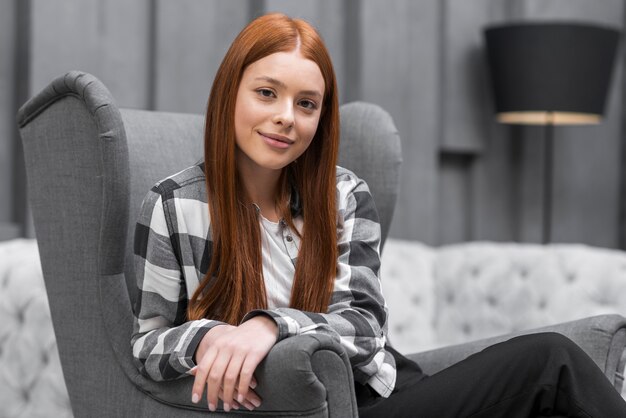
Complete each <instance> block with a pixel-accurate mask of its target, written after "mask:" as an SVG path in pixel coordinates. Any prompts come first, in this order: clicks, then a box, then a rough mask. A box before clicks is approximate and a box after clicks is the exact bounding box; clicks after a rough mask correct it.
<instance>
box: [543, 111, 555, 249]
mask: <svg viewBox="0 0 626 418" xmlns="http://www.w3.org/2000/svg"><path fill="white" fill-rule="evenodd" d="M547 119H548V120H547V123H546V125H545V136H544V140H543V176H542V177H543V179H544V181H543V202H542V203H543V227H542V241H543V243H544V244H547V243H549V242H550V241H551V239H552V186H553V181H554V180H553V171H554V168H553V158H554V113H553V112H548V114H547Z"/></svg>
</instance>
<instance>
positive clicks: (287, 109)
mask: <svg viewBox="0 0 626 418" xmlns="http://www.w3.org/2000/svg"><path fill="white" fill-rule="evenodd" d="M293 120H294V109H293V104H292V103H291V101H289V102H287V101H285V102H282V103H280V104H278V106H277V109H276V113H275V114H274V123H277V124H281V125H283V126H287V127H290V126H292V125H293Z"/></svg>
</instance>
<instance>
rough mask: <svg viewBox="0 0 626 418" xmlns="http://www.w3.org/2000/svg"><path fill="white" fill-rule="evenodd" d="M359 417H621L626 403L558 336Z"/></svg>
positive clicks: (523, 340)
mask: <svg viewBox="0 0 626 418" xmlns="http://www.w3.org/2000/svg"><path fill="white" fill-rule="evenodd" d="M359 416H361V417H366V418H367V417H383V416H384V417H415V416H419V417H437V418H443V417H472V418H479V417H480V418H484V417H524V418H526V417H538V416H573V417H597V418H603V417H626V403H625V402H624V401H623V400H622V398H621V397H620V396H619V394H618V393H617V391H616V390H615V388H614V387H613V386H612V385H611V384H610V383H609V381H608V379H607V378H606V377H605V376H604V374H603V373H602V371H601V370H600V369H599V368H598V366H596V364H595V363H594V362H593V360H591V358H590V357H589V356H588V355H587V354H586V353H585V352H584V351H583V350H582V349H581V348H580V347H578V346H577V345H576V344H575V343H573V342H572V341H571V340H569V339H567V338H566V337H564V336H562V335H560V334H556V333H543V334H531V335H526V336H522V337H517V338H513V339H511V340H509V341H506V342H504V343H501V344H496V345H494V346H492V347H489V348H487V349H485V350H483V351H481V352H480V353H477V354H474V355H472V356H470V357H468V358H467V359H465V360H463V361H461V362H459V363H457V364H455V365H453V366H451V367H449V368H447V369H445V370H443V371H441V372H439V373H437V374H435V375H433V376H430V377H426V378H423V379H421V380H419V381H418V382H416V383H414V384H411V385H407V386H405V387H401V388H398V389H397V391H394V393H393V394H392V395H391V396H390V397H389V398H387V399H383V398H378V399H376V400H370V402H362V401H361V403H360V404H359Z"/></svg>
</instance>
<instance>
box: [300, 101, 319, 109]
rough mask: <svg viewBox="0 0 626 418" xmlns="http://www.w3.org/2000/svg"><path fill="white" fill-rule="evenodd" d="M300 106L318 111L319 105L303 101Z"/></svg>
mask: <svg viewBox="0 0 626 418" xmlns="http://www.w3.org/2000/svg"><path fill="white" fill-rule="evenodd" d="M300 106H302V107H303V108H305V109H307V110H315V109H317V104H316V103H315V102H313V101H311V100H301V101H300Z"/></svg>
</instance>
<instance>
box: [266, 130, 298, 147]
mask: <svg viewBox="0 0 626 418" xmlns="http://www.w3.org/2000/svg"><path fill="white" fill-rule="evenodd" d="M259 135H261V138H263V140H264V141H265V143H266V144H268V145H269V146H271V147H274V148H280V149H285V148H289V146H290V145H291V144H293V142H294V141H293V140H291V139H289V138H287V137H284V136H282V135H275V134H266V133H263V132H259Z"/></svg>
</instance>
